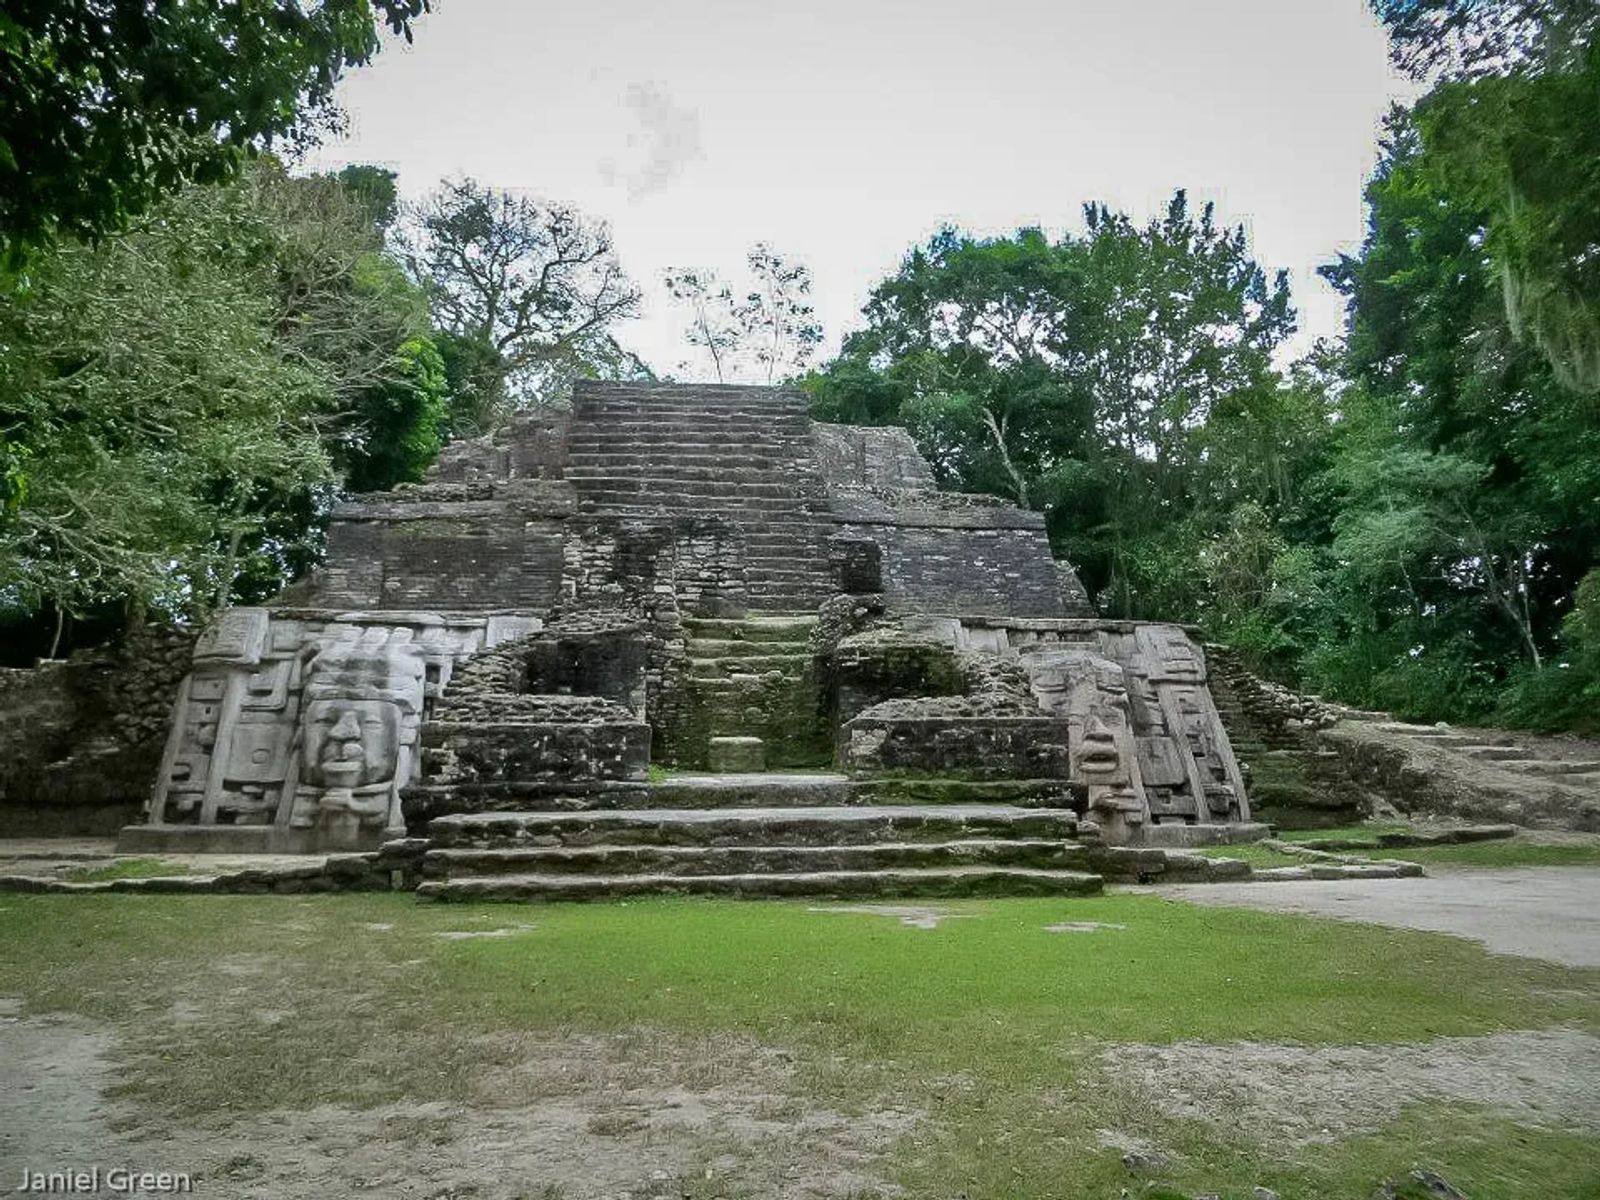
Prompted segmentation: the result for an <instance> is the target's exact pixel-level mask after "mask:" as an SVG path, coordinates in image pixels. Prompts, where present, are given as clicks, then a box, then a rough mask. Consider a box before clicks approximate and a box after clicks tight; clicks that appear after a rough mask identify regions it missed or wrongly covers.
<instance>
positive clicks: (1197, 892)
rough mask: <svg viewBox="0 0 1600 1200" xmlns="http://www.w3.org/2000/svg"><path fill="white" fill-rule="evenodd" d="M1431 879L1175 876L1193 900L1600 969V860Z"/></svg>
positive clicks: (1432, 873)
mask: <svg viewBox="0 0 1600 1200" xmlns="http://www.w3.org/2000/svg"><path fill="white" fill-rule="evenodd" d="M1428 871H1429V875H1428V877H1427V878H1425V879H1382V880H1366V879H1346V880H1328V881H1317V882H1308V883H1270V884H1268V883H1201V884H1174V885H1170V886H1167V887H1161V888H1158V889H1156V890H1157V891H1158V892H1159V893H1160V894H1161V895H1164V896H1167V897H1169V898H1171V899H1174V900H1184V901H1187V902H1189V903H1191V904H1208V905H1223V906H1226V907H1230V908H1256V909H1263V910H1265V911H1268V912H1293V913H1305V914H1308V915H1311V916H1317V917H1335V918H1338V919H1341V920H1346V921H1367V922H1370V923H1372V924H1375V925H1391V926H1395V927H1397V928H1400V929H1421V930H1426V931H1429V932H1433V933H1448V934H1453V935H1454V936H1456V937H1463V938H1471V939H1472V940H1474V941H1479V942H1482V943H1483V944H1484V945H1485V946H1486V947H1488V949H1489V950H1490V951H1491V952H1492V953H1495V954H1518V955H1522V956H1523V957H1525V958H1541V959H1547V960H1549V961H1552V962H1559V963H1565V964H1566V965H1568V966H1573V967H1600V868H1592V867H1504V868H1497V869H1492V870H1478V869H1460V870H1451V869H1449V868H1446V867H1440V866H1430V867H1429V868H1428Z"/></svg>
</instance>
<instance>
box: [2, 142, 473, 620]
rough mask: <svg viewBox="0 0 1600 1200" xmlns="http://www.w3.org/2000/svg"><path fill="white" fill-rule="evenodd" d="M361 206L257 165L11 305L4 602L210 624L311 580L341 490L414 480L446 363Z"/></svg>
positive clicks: (49, 262)
mask: <svg viewBox="0 0 1600 1200" xmlns="http://www.w3.org/2000/svg"><path fill="white" fill-rule="evenodd" d="M376 211H377V210H375V209H374V207H373V206H372V204H371V203H369V202H368V198H367V197H364V196H363V194H362V193H361V192H360V191H359V189H358V190H356V191H351V190H350V189H348V188H347V187H346V186H345V185H344V184H342V183H341V182H340V181H339V180H337V179H334V178H331V177H314V178H310V179H294V178H291V177H289V176H288V175H286V174H285V173H284V172H283V170H282V168H281V167H280V166H279V165H278V164H277V163H276V162H275V161H273V160H271V159H270V158H263V159H259V160H257V161H256V162H255V163H254V164H253V165H252V166H251V167H250V169H249V170H247V171H246V172H245V173H244V175H243V176H241V177H240V178H239V179H238V180H237V181H235V182H233V183H231V184H228V185H225V186H192V187H189V188H186V189H183V190H182V191H180V192H179V193H178V194H177V195H176V196H174V197H172V198H171V199H169V200H167V201H165V202H163V203H162V204H160V205H158V206H157V208H156V209H154V210H153V211H152V212H151V213H150V214H149V215H148V216H147V217H146V218H145V219H144V220H143V221H141V223H140V226H139V227H138V228H137V229H136V230H134V231H131V232H129V233H127V234H124V235H121V236H118V237H114V238H108V239H106V240H105V241H104V242H102V243H101V244H100V245H98V246H93V247H91V246H87V245H82V244H63V245H61V246H58V247H56V248H54V249H52V250H48V251H42V252H41V253H40V254H39V256H38V259H37V261H36V262H35V263H34V265H33V266H32V268H31V269H30V273H31V275H32V280H31V286H30V287H29V288H28V289H27V290H26V291H19V292H16V293H13V294H8V295H5V296H0V345H4V346H5V347H6V353H5V354H4V355H0V440H3V443H4V446H5V451H6V460H5V461H6V462H7V463H8V471H9V473H10V475H11V476H12V482H11V483H9V484H8V490H9V491H10V492H11V493H12V501H11V503H10V505H9V510H8V511H7V512H5V513H4V515H0V608H4V609H6V610H9V611H10V612H13V613H17V612H20V613H24V614H26V613H33V614H36V615H43V614H45V613H47V612H48V613H51V614H53V615H56V616H59V615H61V614H66V613H74V614H82V613H87V612H91V611H95V610H97V609H103V608H105V607H107V606H111V607H118V606H124V607H129V608H132V609H139V608H144V607H150V608H156V609H159V610H163V611H166V612H168V613H172V614H182V615H186V616H190V617H201V616H204V614H205V613H206V612H208V611H209V610H210V609H211V608H213V607H215V606H217V605H220V604H223V603H227V602H229V601H230V600H251V599H259V598H261V597H263V596H265V595H270V594H271V593H272V592H273V591H276V590H277V589H278V588H279V587H281V586H282V583H283V582H284V580H285V578H286V577H288V576H289V575H292V574H295V573H297V572H298V571H299V570H303V569H304V568H305V567H306V566H307V565H309V563H310V562H311V561H312V560H313V559H314V557H315V555H316V553H317V551H318V549H319V548H320V521H321V519H322V517H323V516H324V515H325V514H326V511H327V508H328V506H329V504H330V503H331V502H332V500H333V499H334V498H335V496H336V494H337V491H338V487H339V485H340V484H341V483H342V482H345V481H348V482H349V483H352V484H354V485H356V486H364V487H367V486H370V487H384V486H388V485H390V484H392V483H393V482H395V481H396V480H398V479H408V478H417V477H419V475H420V472H421V470H422V469H423V467H424V466H426V464H427V462H428V461H430V460H431V457H432V455H433V454H434V453H435V452H436V450H437V447H438V438H439V432H440V424H441V419H442V416H443V413H444V407H445V397H444V393H443V382H444V381H443V366H442V363H441V361H440V358H439V355H438V353H437V351H435V350H434V348H433V347H432V344H431V342H430V341H429V339H428V329H427V323H426V305H425V302H424V298H423V297H422V295H421V293H420V292H419V291H418V290H417V289H416V287H415V286H414V285H413V284H411V283H410V282H409V280H408V279H407V277H406V275H405V274H404V272H403V271H402V270H401V269H400V267H399V266H398V264H396V263H394V262H393V261H392V260H391V259H388V258H386V257H385V256H384V255H383V252H382V244H383V243H382V231H381V229H380V228H379V226H378V224H377V220H376V218H375V212H376Z"/></svg>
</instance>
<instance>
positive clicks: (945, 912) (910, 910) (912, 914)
mask: <svg viewBox="0 0 1600 1200" xmlns="http://www.w3.org/2000/svg"><path fill="white" fill-rule="evenodd" d="M808 911H810V912H819V913H864V914H866V915H867V916H869V917H894V918H895V919H897V920H898V921H899V922H900V924H902V925H905V926H907V927H908V928H911V929H937V928H939V923H940V922H941V921H958V920H961V919H963V918H967V917H976V916H977V915H978V914H977V913H963V912H951V911H950V910H949V909H947V908H932V907H929V906H927V905H921V904H829V905H813V906H812V907H811V908H810V909H809V910H808Z"/></svg>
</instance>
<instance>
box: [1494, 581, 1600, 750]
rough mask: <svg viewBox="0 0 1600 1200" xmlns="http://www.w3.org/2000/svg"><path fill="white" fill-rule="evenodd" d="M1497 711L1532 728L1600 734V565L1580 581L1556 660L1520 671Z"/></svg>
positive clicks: (1562, 627)
mask: <svg viewBox="0 0 1600 1200" xmlns="http://www.w3.org/2000/svg"><path fill="white" fill-rule="evenodd" d="M1496 715H1497V717H1498V719H1500V720H1502V721H1506V722H1508V723H1510V724H1514V725H1526V726H1528V727H1529V728H1532V729H1541V730H1546V731H1555V730H1563V729H1570V730H1573V731H1575V732H1577V733H1585V734H1589V735H1591V736H1595V735H1600V567H1596V568H1595V569H1594V570H1592V571H1590V572H1589V573H1588V574H1587V575H1585V576H1584V577H1583V580H1582V582H1581V583H1579V584H1578V588H1577V591H1576V592H1575V593H1574V595H1573V604H1572V611H1571V612H1569V613H1568V614H1567V616H1566V617H1565V619H1564V620H1563V621H1562V622H1561V641H1560V644H1559V646H1558V650H1557V653H1556V654H1555V655H1554V656H1553V657H1552V660H1551V662H1550V663H1549V664H1548V665H1547V666H1546V667H1545V668H1544V669H1543V670H1539V671H1534V670H1523V671H1521V672H1519V673H1518V674H1517V675H1516V676H1515V677H1514V679H1513V681H1512V685H1511V687H1510V688H1509V689H1508V690H1507V692H1506V694H1505V696H1504V697H1503V698H1502V699H1501V701H1500V707H1499V711H1498V712H1497V714H1496Z"/></svg>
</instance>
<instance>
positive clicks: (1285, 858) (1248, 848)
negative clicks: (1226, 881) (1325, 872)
mask: <svg viewBox="0 0 1600 1200" xmlns="http://www.w3.org/2000/svg"><path fill="white" fill-rule="evenodd" d="M1200 853H1201V854H1203V855H1205V856H1206V857H1207V858H1242V859H1244V861H1245V862H1247V863H1249V864H1250V865H1251V866H1252V867H1305V866H1309V865H1310V864H1311V862H1312V860H1311V859H1310V858H1303V857H1301V856H1300V855H1298V854H1285V853H1284V852H1283V851H1282V850H1274V849H1272V847H1270V846H1253V845H1250V844H1248V843H1246V844H1244V845H1240V846H1207V847H1206V848H1205V849H1204V850H1201V851H1200Z"/></svg>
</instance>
